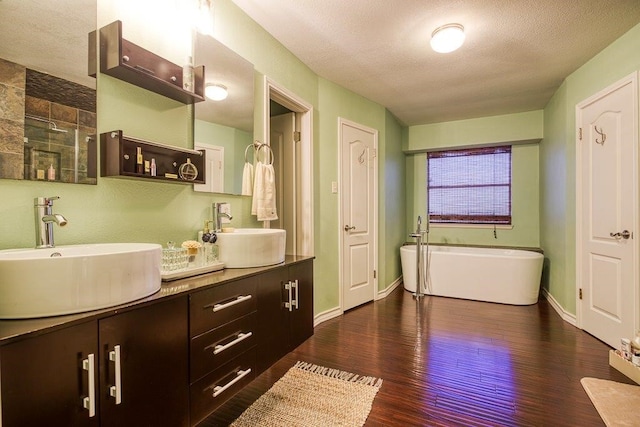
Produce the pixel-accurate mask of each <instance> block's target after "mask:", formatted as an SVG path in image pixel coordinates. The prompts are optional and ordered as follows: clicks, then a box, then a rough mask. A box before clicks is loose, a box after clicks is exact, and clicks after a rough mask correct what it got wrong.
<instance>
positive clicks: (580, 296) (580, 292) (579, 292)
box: [578, 288, 582, 299]
mask: <svg viewBox="0 0 640 427" xmlns="http://www.w3.org/2000/svg"><path fill="white" fill-rule="evenodd" d="M578 297H579V298H580V299H582V288H580V289H579V290H578Z"/></svg>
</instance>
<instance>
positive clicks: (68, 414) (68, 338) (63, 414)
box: [0, 321, 98, 427]
mask: <svg viewBox="0 0 640 427" xmlns="http://www.w3.org/2000/svg"><path fill="white" fill-rule="evenodd" d="M97 349H98V343H97V323H96V322H95V321H92V322H87V323H82V324H80V325H76V326H71V327H68V328H65V329H61V330H59V331H55V332H51V333H47V334H45V335H41V336H38V337H34V338H28V339H25V340H23V341H19V342H16V343H14V344H10V345H7V346H4V347H2V349H1V351H0V370H1V372H0V375H1V377H2V386H1V387H2V391H1V395H2V422H0V425H2V426H4V427H13V426H16V427H31V426H34V427H36V426H37V427H39V426H64V427H67V426H97V425H98V416H97V412H96V415H94V416H93V417H90V416H89V411H88V410H87V409H85V408H84V407H83V399H84V398H85V397H87V396H88V395H89V371H87V370H84V369H83V363H82V361H83V359H87V358H88V356H89V355H94V362H95V364H94V366H95V369H94V378H93V379H94V381H93V383H94V384H97V366H98V365H97V363H98V357H96V350H97ZM94 394H95V397H96V398H97V391H96V392H95V393H94ZM94 402H95V401H94Z"/></svg>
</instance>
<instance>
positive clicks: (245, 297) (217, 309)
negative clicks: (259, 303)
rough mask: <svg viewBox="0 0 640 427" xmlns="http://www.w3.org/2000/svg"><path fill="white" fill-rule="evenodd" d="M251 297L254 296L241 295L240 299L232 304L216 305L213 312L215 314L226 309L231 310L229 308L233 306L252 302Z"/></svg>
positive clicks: (231, 302)
mask: <svg viewBox="0 0 640 427" xmlns="http://www.w3.org/2000/svg"><path fill="white" fill-rule="evenodd" d="M251 297H252V295H240V296H239V297H238V298H236V299H234V300H232V301H230V302H228V303H226V304H215V305H214V306H213V312H214V313H215V312H217V311H220V310H224V309H225V308H229V307H231V306H233V305H236V304H240V303H241V302H243V301H247V300H250V299H251Z"/></svg>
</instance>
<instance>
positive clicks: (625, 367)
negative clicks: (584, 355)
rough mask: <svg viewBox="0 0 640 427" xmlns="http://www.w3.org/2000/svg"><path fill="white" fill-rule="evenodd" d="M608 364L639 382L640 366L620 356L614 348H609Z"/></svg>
mask: <svg viewBox="0 0 640 427" xmlns="http://www.w3.org/2000/svg"><path fill="white" fill-rule="evenodd" d="M609 365H610V366H612V367H614V368H616V369H617V370H618V371H620V372H622V373H623V374H625V375H626V376H627V377H629V378H631V379H632V380H633V381H635V382H636V383H638V384H640V368H639V367H637V366H636V365H634V364H633V363H631V362H629V361H628V360H627V359H625V358H624V357H622V356H620V355H619V354H618V353H616V352H615V350H609Z"/></svg>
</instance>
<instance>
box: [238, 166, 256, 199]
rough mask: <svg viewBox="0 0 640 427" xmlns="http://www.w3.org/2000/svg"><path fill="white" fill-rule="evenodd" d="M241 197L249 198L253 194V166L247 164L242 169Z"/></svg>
mask: <svg viewBox="0 0 640 427" xmlns="http://www.w3.org/2000/svg"><path fill="white" fill-rule="evenodd" d="M241 194H242V195H243V196H251V195H252V194H253V165H252V164H251V163H249V162H245V163H244V169H242V193H241Z"/></svg>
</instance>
